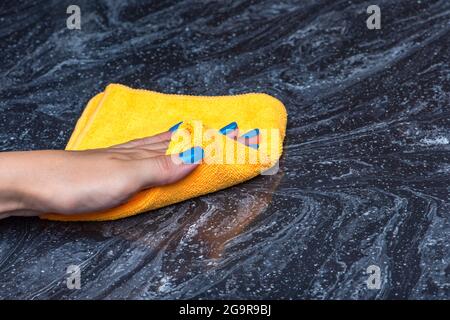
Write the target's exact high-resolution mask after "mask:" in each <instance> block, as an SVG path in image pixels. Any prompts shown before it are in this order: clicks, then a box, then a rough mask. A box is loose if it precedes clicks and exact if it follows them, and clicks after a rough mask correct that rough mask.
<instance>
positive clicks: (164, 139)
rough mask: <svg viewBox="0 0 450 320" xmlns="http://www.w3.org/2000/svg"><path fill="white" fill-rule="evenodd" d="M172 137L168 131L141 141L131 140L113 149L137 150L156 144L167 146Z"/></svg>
mask: <svg viewBox="0 0 450 320" xmlns="http://www.w3.org/2000/svg"><path fill="white" fill-rule="evenodd" d="M171 136H172V132H170V131H166V132H162V133H159V134H156V135H154V136H151V137H145V138H141V139H135V140H131V141H128V142H125V143H121V144H118V145H115V146H113V147H111V148H136V147H141V146H148V145H151V144H155V143H167V145H168V144H169V142H170V137H171Z"/></svg>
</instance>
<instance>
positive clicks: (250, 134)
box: [241, 129, 259, 139]
mask: <svg viewBox="0 0 450 320" xmlns="http://www.w3.org/2000/svg"><path fill="white" fill-rule="evenodd" d="M258 134H259V129H253V130H250V131H249V132H247V133H244V134H243V135H242V136H241V138H248V139H250V138H252V137H255V136H257V135H258Z"/></svg>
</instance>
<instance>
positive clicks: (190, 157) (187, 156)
mask: <svg viewBox="0 0 450 320" xmlns="http://www.w3.org/2000/svg"><path fill="white" fill-rule="evenodd" d="M204 155H205V153H204V151H203V148H202V147H193V148H191V149H188V150H186V151H183V152H181V153H180V155H179V156H180V158H181V161H183V162H184V163H186V164H194V163H198V162H199V161H200V160H202V159H203V157H204Z"/></svg>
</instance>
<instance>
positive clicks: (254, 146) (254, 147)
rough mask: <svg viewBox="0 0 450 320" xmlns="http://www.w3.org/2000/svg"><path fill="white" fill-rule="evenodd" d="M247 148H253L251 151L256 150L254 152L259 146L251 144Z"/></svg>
mask: <svg viewBox="0 0 450 320" xmlns="http://www.w3.org/2000/svg"><path fill="white" fill-rule="evenodd" d="M248 146H249V147H250V148H253V149H256V150H258V149H259V144H258V143H252V144H249V145H248Z"/></svg>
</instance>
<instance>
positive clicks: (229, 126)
mask: <svg viewBox="0 0 450 320" xmlns="http://www.w3.org/2000/svg"><path fill="white" fill-rule="evenodd" d="M237 127H238V125H237V123H236V122H232V123H230V124H227V125H226V126H225V127H223V128H222V129H220V133H221V134H224V135H227V134H228V133H230V132H232V131H234V130H236V129H237Z"/></svg>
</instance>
